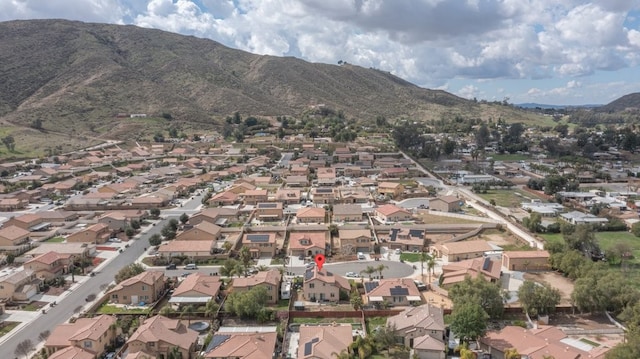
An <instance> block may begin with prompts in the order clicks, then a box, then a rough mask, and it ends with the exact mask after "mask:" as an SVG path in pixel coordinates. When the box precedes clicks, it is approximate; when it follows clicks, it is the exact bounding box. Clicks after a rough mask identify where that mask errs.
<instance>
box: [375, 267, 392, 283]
mask: <svg viewBox="0 0 640 359" xmlns="http://www.w3.org/2000/svg"><path fill="white" fill-rule="evenodd" d="M388 268H389V267H388V266H387V265H384V264H379V265H378V266H377V267H376V272H378V275H379V278H380V279H382V272H383V271H384V270H385V269H388Z"/></svg>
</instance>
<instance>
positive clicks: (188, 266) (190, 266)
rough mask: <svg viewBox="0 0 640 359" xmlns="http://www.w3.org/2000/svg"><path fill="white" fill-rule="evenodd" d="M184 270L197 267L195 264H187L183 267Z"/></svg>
mask: <svg viewBox="0 0 640 359" xmlns="http://www.w3.org/2000/svg"><path fill="white" fill-rule="evenodd" d="M184 269H191V270H192V269H198V266H197V265H196V264H195V263H189V264H187V265H186V266H184Z"/></svg>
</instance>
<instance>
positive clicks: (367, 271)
mask: <svg viewBox="0 0 640 359" xmlns="http://www.w3.org/2000/svg"><path fill="white" fill-rule="evenodd" d="M377 271H378V269H376V267H374V266H367V268H365V269H363V270H361V271H360V274H362V273H365V274H366V275H368V276H369V280H372V279H373V273H375V272H377Z"/></svg>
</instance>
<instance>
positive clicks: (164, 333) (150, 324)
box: [127, 315, 198, 359]
mask: <svg viewBox="0 0 640 359" xmlns="http://www.w3.org/2000/svg"><path fill="white" fill-rule="evenodd" d="M197 344H198V332H196V331H195V330H191V329H189V328H187V326H186V324H185V323H184V322H183V321H182V320H180V319H169V318H166V317H163V316H161V315H156V316H154V317H151V318H148V319H145V320H144V322H142V324H141V325H140V326H139V327H138V329H136V331H135V332H134V333H133V334H132V335H131V337H130V338H129V340H128V341H127V345H128V348H129V353H137V352H140V351H144V352H147V353H149V354H151V355H152V356H153V357H154V358H158V357H162V358H167V357H168V356H169V352H170V351H171V350H172V349H173V348H178V350H179V351H180V353H181V357H182V359H194V358H195V357H196V355H195V354H196V353H194V351H195V349H196V346H197Z"/></svg>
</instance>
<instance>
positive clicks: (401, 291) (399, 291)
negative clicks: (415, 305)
mask: <svg viewBox="0 0 640 359" xmlns="http://www.w3.org/2000/svg"><path fill="white" fill-rule="evenodd" d="M389 292H390V293H391V295H409V289H408V288H405V287H401V286H399V285H398V286H395V287H393V288H390V289H389Z"/></svg>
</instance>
